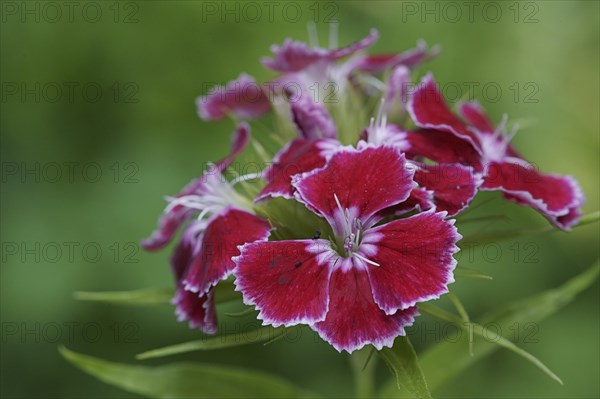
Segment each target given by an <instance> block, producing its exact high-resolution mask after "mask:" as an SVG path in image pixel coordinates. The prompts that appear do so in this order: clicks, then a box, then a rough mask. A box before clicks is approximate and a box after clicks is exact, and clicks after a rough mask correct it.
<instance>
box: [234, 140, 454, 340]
mask: <svg viewBox="0 0 600 399" xmlns="http://www.w3.org/2000/svg"><path fill="white" fill-rule="evenodd" d="M413 173H414V171H413V169H412V168H411V167H410V166H408V165H407V162H406V159H405V157H404V155H402V154H401V153H400V152H399V151H398V150H397V149H395V148H393V147H388V146H380V147H374V146H371V145H366V146H363V147H362V148H360V149H354V148H352V147H344V148H341V149H339V150H338V151H337V152H335V153H334V154H333V155H332V156H331V158H330V159H329V161H328V162H327V164H326V165H325V166H324V167H322V168H319V169H315V170H313V171H310V172H307V173H304V174H301V175H296V176H295V177H294V179H293V186H294V188H295V198H296V199H297V200H298V201H299V202H301V203H303V204H304V205H305V206H306V207H307V208H308V209H309V210H310V211H312V212H314V213H315V214H317V215H318V216H320V217H322V218H323V219H325V220H326V221H327V223H328V224H329V226H330V228H331V232H329V233H324V234H325V236H327V234H329V235H330V239H324V238H312V239H302V240H283V241H260V242H254V243H249V244H246V245H244V246H242V247H241V254H240V256H238V257H236V258H234V260H235V262H236V264H237V267H236V269H235V271H234V273H235V276H236V281H235V284H236V289H237V290H239V291H241V292H242V294H243V298H244V302H245V303H246V304H249V305H255V306H256V308H257V309H258V310H259V311H260V313H259V316H258V317H259V318H260V319H262V320H263V322H264V324H271V325H274V326H279V325H285V326H291V325H296V324H308V325H309V326H310V327H311V328H312V329H313V330H315V331H316V332H317V333H318V334H319V335H320V336H321V337H322V338H323V339H324V340H326V341H328V342H329V343H331V344H332V345H333V346H334V348H336V349H337V350H338V351H342V350H346V351H348V352H352V351H354V350H356V349H359V348H362V347H363V346H364V345H366V344H372V345H373V346H375V347H376V348H378V349H381V348H382V347H383V346H388V347H389V346H391V345H392V343H393V341H394V338H395V337H397V336H398V335H404V334H405V330H404V328H405V327H406V326H408V325H411V324H412V322H413V320H414V317H415V316H416V315H417V309H416V307H415V305H416V304H417V303H418V302H421V301H427V300H430V299H434V298H438V297H439V296H440V295H442V294H443V293H445V292H447V285H448V284H449V283H451V282H453V281H454V280H453V275H452V270H453V269H454V266H455V264H456V261H455V260H454V258H453V257H452V255H453V254H454V253H455V252H456V251H457V250H458V248H457V247H456V245H455V244H456V242H457V240H458V239H459V238H460V235H459V234H458V233H457V231H456V228H455V227H454V226H453V221H447V220H445V219H444V218H445V216H446V213H444V212H439V213H436V212H433V211H431V212H425V213H419V214H416V215H414V216H411V217H408V218H405V219H397V220H394V221H391V222H387V223H382V220H383V219H384V218H385V215H386V213H385V212H384V211H385V210H386V209H387V208H390V207H393V206H395V205H398V204H400V203H402V202H404V201H406V200H407V198H408V197H409V195H410V193H411V191H412V190H413V189H414V187H415V185H416V184H415V183H414V181H413Z"/></svg>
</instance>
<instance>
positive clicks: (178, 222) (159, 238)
mask: <svg viewBox="0 0 600 399" xmlns="http://www.w3.org/2000/svg"><path fill="white" fill-rule="evenodd" d="M192 213H193V210H192V209H188V208H186V207H184V206H182V205H177V206H175V207H173V208H172V209H171V210H170V211H169V212H167V213H164V214H163V215H162V216H161V217H160V219H159V220H158V227H157V229H156V230H154V232H152V235H151V236H150V237H148V238H146V239H145V240H142V243H141V244H142V247H143V248H144V249H146V250H148V251H155V250H158V249H161V248H163V247H164V246H165V245H167V244H168V243H169V242H170V241H171V240H172V239H173V236H175V234H176V233H177V231H178V230H179V228H180V227H181V226H182V225H183V224H184V223H185V221H186V220H188V218H189V217H190V215H191V214H192Z"/></svg>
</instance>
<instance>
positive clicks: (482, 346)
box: [380, 262, 600, 398]
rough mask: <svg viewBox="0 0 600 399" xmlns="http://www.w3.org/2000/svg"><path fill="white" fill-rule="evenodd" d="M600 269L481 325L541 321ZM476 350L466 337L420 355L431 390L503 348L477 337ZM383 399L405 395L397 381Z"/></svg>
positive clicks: (497, 313) (493, 315) (491, 316)
mask: <svg viewBox="0 0 600 399" xmlns="http://www.w3.org/2000/svg"><path fill="white" fill-rule="evenodd" d="M599 272H600V263H599V262H597V263H596V264H595V265H594V266H592V267H591V268H589V269H588V270H586V271H584V272H583V273H581V274H579V275H578V276H576V277H573V278H572V279H571V280H569V281H567V282H566V283H564V284H563V285H562V286H560V287H558V288H555V289H551V290H548V291H545V292H542V293H540V294H536V295H534V296H531V297H529V298H527V299H524V300H520V301H517V302H514V303H512V304H510V305H508V306H505V307H502V308H501V309H499V310H497V311H494V312H491V313H490V314H489V315H488V316H486V317H484V318H482V320H481V324H483V325H487V324H488V323H496V324H497V325H498V326H499V327H500V329H501V330H502V331H506V330H508V329H509V327H510V326H511V325H513V324H514V323H526V322H540V321H542V320H543V319H545V318H546V317H548V316H550V315H552V314H554V313H556V312H557V311H558V310H560V309H561V308H562V307H564V306H565V305H567V304H568V303H569V302H571V301H572V300H573V299H574V298H575V296H576V295H578V294H579V293H581V292H582V291H584V290H585V289H586V288H588V287H589V286H590V285H592V284H593V283H594V281H596V279H597V278H598V274H599ZM475 341H476V347H475V348H476V349H475V352H474V355H473V356H469V354H468V352H467V351H466V350H465V347H464V346H463V345H461V343H460V342H462V343H463V344H464V345H466V344H467V339H466V337H465V336H463V337H462V340H461V341H459V342H441V343H439V344H436V345H434V346H432V347H431V348H430V349H428V350H427V351H425V352H424V353H423V354H422V355H421V357H420V361H421V363H420V364H421V367H422V369H423V371H424V372H425V373H426V375H427V382H428V384H429V387H430V389H431V390H432V391H434V392H435V391H436V390H438V389H439V388H440V387H441V386H442V385H443V384H444V383H445V382H446V381H448V380H451V379H452V378H454V377H455V376H456V375H458V374H460V373H461V372H463V371H464V370H466V369H467V368H469V367H470V366H472V365H473V364H475V363H476V362H477V361H479V360H481V359H483V358H485V357H486V356H488V355H490V354H492V353H493V352H495V351H496V350H498V349H499V348H500V346H499V345H496V344H495V343H490V342H486V341H485V340H482V339H476V340H475ZM380 397H381V398H405V397H406V395H404V396H401V395H399V394H398V390H397V387H396V383H395V381H393V380H390V381H388V382H387V383H386V384H385V385H384V387H383V388H382V389H381V391H380Z"/></svg>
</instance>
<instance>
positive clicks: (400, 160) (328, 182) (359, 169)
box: [293, 145, 416, 226]
mask: <svg viewBox="0 0 600 399" xmlns="http://www.w3.org/2000/svg"><path fill="white" fill-rule="evenodd" d="M413 174H414V170H413V168H412V167H411V166H410V165H407V163H406V159H405V158H404V155H403V154H401V153H400V152H398V150H397V149H395V148H392V147H387V146H382V147H373V146H370V145H369V146H365V147H363V148H361V149H359V150H355V149H353V148H348V147H346V148H344V149H342V150H339V151H338V152H336V153H335V154H334V155H333V156H332V157H331V159H330V160H329V161H328V162H327V165H325V167H323V168H321V169H317V170H315V171H313V172H309V173H304V174H303V175H300V176H295V177H294V181H293V185H294V187H296V190H297V193H296V198H297V199H298V200H299V201H300V202H302V203H304V204H305V205H306V206H307V207H308V208H309V209H311V210H313V211H314V212H315V213H317V214H319V215H321V216H323V217H325V218H326V219H327V220H328V221H329V223H330V224H331V225H332V226H335V225H336V220H337V219H336V215H338V214H339V206H338V203H337V200H336V197H337V199H338V200H339V204H340V205H341V207H342V208H343V209H348V210H350V211H351V212H352V213H353V214H355V217H358V218H360V219H361V221H362V222H363V223H366V222H367V221H368V220H369V219H370V218H371V216H373V215H374V214H375V213H377V212H379V211H380V210H382V209H384V208H388V207H390V206H392V205H395V204H398V203H400V202H402V201H404V200H406V199H407V198H408V196H409V195H410V192H411V191H412V189H413V188H414V187H415V185H416V184H415V183H414V182H413V179H412V178H413ZM338 216H340V215H338Z"/></svg>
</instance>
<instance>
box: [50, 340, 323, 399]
mask: <svg viewBox="0 0 600 399" xmlns="http://www.w3.org/2000/svg"><path fill="white" fill-rule="evenodd" d="M59 351H60V353H61V355H62V356H63V357H64V358H65V359H66V360H67V361H69V362H70V363H71V364H73V365H74V366H76V367H78V368H79V369H81V370H83V371H85V372H86V373H88V374H90V375H92V376H94V377H96V378H98V379H99V380H101V381H103V382H105V383H107V384H110V385H113V386H116V387H118V388H121V389H123V390H125V391H128V392H133V393H136V394H139V395H143V396H146V397H149V398H200V399H202V398H207V399H209V398H210V399H212V398H222V397H227V398H308V397H312V398H314V397H315V396H314V395H312V394H308V393H306V392H305V391H302V390H301V389H300V388H298V387H295V386H294V385H292V384H291V383H289V382H287V381H285V380H283V379H281V378H279V377H277V376H273V375H270V374H267V373H263V372H257V371H253V370H247V369H240V368H233V367H225V366H219V365H214V364H202V363H172V364H168V365H164V366H157V367H148V366H132V365H128V364H121V363H113V362H108V361H105V360H101V359H97V358H94V357H91V356H86V355H82V354H79V353H76V352H73V351H70V350H68V349H66V348H64V347H61V348H60V349H59Z"/></svg>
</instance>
